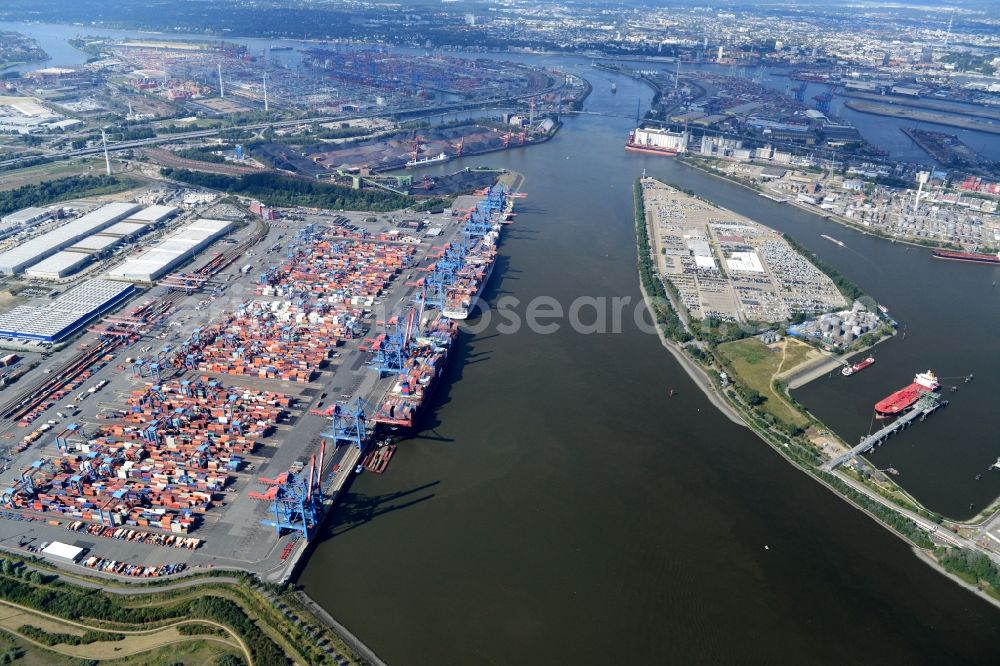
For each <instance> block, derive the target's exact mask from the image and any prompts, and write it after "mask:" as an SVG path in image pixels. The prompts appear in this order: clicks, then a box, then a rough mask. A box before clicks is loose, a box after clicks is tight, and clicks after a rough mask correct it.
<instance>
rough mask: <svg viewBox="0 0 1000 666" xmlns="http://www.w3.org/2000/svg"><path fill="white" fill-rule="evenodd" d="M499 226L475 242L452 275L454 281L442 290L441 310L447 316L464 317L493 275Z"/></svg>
mask: <svg viewBox="0 0 1000 666" xmlns="http://www.w3.org/2000/svg"><path fill="white" fill-rule="evenodd" d="M499 238H500V231H499V229H494V230H492V231H490V232H489V233H488V234H486V235H485V236H483V237H482V238H480V239H479V240H478V241H476V244H475V246H474V247H473V248H472V250H471V251H470V252H469V253H468V254H467V255H465V262H466V264H465V266H463V267H462V268H461V269H460V270H459V271H458V273H457V274H456V278H457V279H456V280H455V284H453V285H451V286H450V287H449V288H448V290H447V292H446V293H445V301H444V308H443V310H442V313H443V314H444V316H445V317H448V318H449V319H468V318H469V314H470V313H471V312H472V311H473V310H474V309H475V308H476V304H477V303H479V297H480V296H482V294H483V290H484V289H485V288H486V284H487V283H488V282H489V281H490V276H491V275H493V265H494V263H496V256H497V241H498V240H499Z"/></svg>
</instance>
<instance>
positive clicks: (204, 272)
mask: <svg viewBox="0 0 1000 666" xmlns="http://www.w3.org/2000/svg"><path fill="white" fill-rule="evenodd" d="M256 226H257V228H256V229H255V230H254V232H253V233H252V234H251V235H250V236H249V237H247V238H246V239H244V240H243V241H241V242H240V243H238V244H237V245H234V246H233V247H231V248H230V249H228V250H226V251H225V252H222V253H219V254H216V255H215V256H214V257H213V258H212V259H211V260H209V261H208V262H207V263H206V264H205V265H204V266H202V267H200V268H198V269H197V270H196V271H194V274H195V275H197V276H200V277H211V276H213V275H216V274H217V273H219V272H221V271H222V270H224V269H225V268H226V267H228V266H229V265H231V264H232V263H233V262H235V261H236V260H237V259H238V258H239V257H240V256H242V255H243V254H244V253H245V252H246V251H247V250H248V249H250V248H251V247H253V246H254V245H256V244H257V243H259V242H260V241H261V240H263V239H264V238H265V237H266V236H267V233H268V231H269V230H270V226H269V225H268V224H267V223H266V222H264V221H262V220H261V221H257V222H256ZM184 296H185V293H184V292H183V291H179V290H172V291H171V292H170V293H168V294H166V295H165V296H163V297H162V298H159V299H157V300H155V301H152V302H150V303H145V304H143V305H141V306H139V307H137V308H134V309H133V310H132V311H131V312H130V313H129V316H130V317H133V318H136V319H142V320H145V321H146V322H147V323H150V324H151V323H153V322H154V321H156V320H157V319H159V318H160V317H163V316H165V315H167V314H168V313H169V312H170V310H172V309H173V307H174V306H175V305H176V304H177V303H178V302H179V301H180V300H181V299H182V298H183V297H184ZM127 333H128V332H127V331H122V332H121V334H115V335H102V336H101V338H100V341H99V343H98V344H97V345H96V346H93V347H91V348H89V349H87V350H85V351H81V352H80V353H78V354H76V355H75V356H73V357H72V358H70V359H68V360H67V361H66V363H64V364H63V365H62V366H61V367H60V368H58V369H55V370H53V376H51V377H48V378H46V379H44V380H42V382H41V383H40V384H36V385H35V386H31V387H28V388H26V389H24V390H23V391H21V392H20V393H18V394H17V395H16V396H15V397H14V398H12V399H11V400H10V401H9V402H8V403H7V405H6V406H5V407H3V411H2V412H0V420H3V421H8V422H9V421H18V420H20V419H22V418H24V417H25V416H26V415H27V414H30V413H31V412H32V410H34V409H36V408H37V407H38V406H40V405H41V404H42V403H44V402H45V401H46V400H47V399H49V397H50V396H51V395H52V394H54V393H56V392H58V391H60V390H61V389H63V388H64V387H65V386H66V385H67V384H69V383H70V382H72V381H74V380H76V379H77V378H78V377H79V376H80V375H81V374H83V373H84V372H85V371H87V370H88V369H89V368H91V367H93V366H94V365H95V364H97V363H99V362H100V361H101V359H102V358H104V357H105V356H106V355H108V354H114V352H116V351H117V350H118V349H119V348H121V347H123V346H124V345H125V344H126V343H131V342H134V339H133V337H132V336H130V335H127ZM133 333H135V335H136V336H138V332H135V331H133ZM102 367H103V366H102Z"/></svg>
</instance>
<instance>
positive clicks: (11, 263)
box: [0, 203, 138, 273]
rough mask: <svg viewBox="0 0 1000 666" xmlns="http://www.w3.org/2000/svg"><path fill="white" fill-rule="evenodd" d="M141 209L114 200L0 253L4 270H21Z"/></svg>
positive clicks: (6, 271)
mask: <svg viewBox="0 0 1000 666" xmlns="http://www.w3.org/2000/svg"><path fill="white" fill-rule="evenodd" d="M137 208H138V206H137V205H136V204H132V203H110V204H106V205H104V206H101V207H100V208H98V209H97V210H94V211H91V212H89V213H87V214H86V215H84V216H83V217H81V218H79V219H76V220H73V221H72V222H70V223H68V224H64V225H63V226H61V227H59V228H58V229H53V230H52V231H49V232H48V233H44V234H42V235H40V236H37V237H35V238H32V239H31V240H29V241H27V242H26V243H21V244H20V245H18V246H17V247H15V248H12V249H10V250H7V251H6V252H4V253H2V254H0V272H5V273H17V272H20V271H21V270H22V269H24V268H25V267H27V266H30V265H32V264H34V263H37V262H38V261H41V260H42V259H44V258H45V257H47V256H49V255H51V254H54V253H55V252H57V251H58V250H61V249H62V248H64V247H67V246H68V245H72V244H73V243H75V242H76V241H78V240H80V239H81V238H84V237H85V236H89V235H91V234H93V233H95V232H97V231H100V230H101V229H106V228H107V227H110V226H111V225H112V224H114V223H115V222H117V221H118V220H120V219H122V218H123V217H125V216H126V215H128V214H129V213H131V212H133V211H135V210H136V209H137Z"/></svg>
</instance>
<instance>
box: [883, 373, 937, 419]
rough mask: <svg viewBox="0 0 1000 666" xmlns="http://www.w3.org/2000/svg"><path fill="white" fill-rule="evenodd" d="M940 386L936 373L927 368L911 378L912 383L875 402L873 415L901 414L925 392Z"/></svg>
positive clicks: (932, 391)
mask: <svg viewBox="0 0 1000 666" xmlns="http://www.w3.org/2000/svg"><path fill="white" fill-rule="evenodd" d="M939 388H941V383H940V382H938V378H937V375H935V374H934V373H933V372H931V371H930V370H928V371H927V372H921V373H919V374H918V375H917V376H916V377H914V378H913V383H912V384H910V385H909V386H905V387H903V388H901V389H899V390H898V391H896V392H895V393H893V394H892V395H889V396H887V397H885V398H882V399H881V400H879V401H878V402H877V403H875V415H876V416H878V417H879V418H885V417H887V416H895V415H896V414H901V413H903V412H905V411H906V410H907V409H909V408H910V407H912V406H913V403H915V402H916V401H917V400H920V398H921V397H923V395H924V394H925V393H934V392H935V391H937V390H938V389H939Z"/></svg>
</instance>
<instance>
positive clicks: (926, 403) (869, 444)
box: [820, 393, 948, 472]
mask: <svg viewBox="0 0 1000 666" xmlns="http://www.w3.org/2000/svg"><path fill="white" fill-rule="evenodd" d="M947 404H948V401H947V400H944V401H942V400H941V399H940V395H939V394H936V393H927V394H925V395H924V396H923V397H921V398H920V400H918V401H917V403H916V404H915V405H914V406H913V409H911V410H910V411H908V412H907V413H906V414H904V415H903V416H901V417H899V418H898V419H896V420H895V421H893V422H892V423H890V424H889V425H887V426H885V427H884V428H882V429H881V430H878V431H877V432H875V433H872V434H871V435H868V436H867V437H865V438H863V439H862V440H861V443H860V444H858V445H857V446H855V447H854V448H853V449H851V450H850V451H848V452H847V453H843V454H841V455H839V456H837V457H836V458H833V459H832V460H830V461H829V462H827V463H826V464H825V465H823V466H822V467H820V469H822V470H823V471H824V472H831V471H833V470H834V469H836V468H837V467H839V466H840V465H842V464H844V463H845V462H847V461H848V460H851V459H852V458H854V457H855V456H859V455H861V454H862V453H867V452H868V451H871V450H872V449H874V448H875V447H876V446H878V445H879V444H881V443H882V442H884V441H885V440H887V439H889V437H890V436H891V435H893V434H894V433H896V432H899V431H900V430H902V429H904V428H906V427H908V426H909V425H910V424H911V423H913V422H914V421H916V420H917V419H920V420H921V421H922V420H924V419H925V418H927V415H928V414H931V413H933V412H934V411H935V410H937V409H938V408H939V407H944V406H945V405H947Z"/></svg>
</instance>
